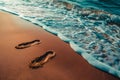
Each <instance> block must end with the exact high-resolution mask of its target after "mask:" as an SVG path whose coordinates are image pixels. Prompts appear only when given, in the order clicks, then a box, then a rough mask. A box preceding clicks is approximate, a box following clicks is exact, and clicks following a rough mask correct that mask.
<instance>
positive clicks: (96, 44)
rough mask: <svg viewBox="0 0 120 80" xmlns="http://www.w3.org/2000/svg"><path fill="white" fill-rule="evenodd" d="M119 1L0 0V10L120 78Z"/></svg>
mask: <svg viewBox="0 0 120 80" xmlns="http://www.w3.org/2000/svg"><path fill="white" fill-rule="evenodd" d="M119 2H120V1H119V0H116V1H114V0H109V1H108V0H17V1H16V0H0V9H1V10H3V11H6V12H9V13H12V14H14V15H17V16H19V17H21V18H23V19H25V20H27V21H30V22H32V23H34V24H36V25H39V26H42V27H43V28H44V29H45V30H47V31H49V32H51V33H53V34H55V35H57V36H58V37H59V38H61V39H62V40H64V41H65V42H68V43H69V44H70V46H71V47H72V49H73V50H74V51H76V52H77V53H78V54H80V55H81V56H83V57H84V58H85V59H86V60H87V61H88V62H89V63H90V64H91V65H93V66H95V67H96V68H99V69H101V70H104V71H106V72H108V73H110V74H113V75H115V76H117V77H119V78H120V16H119V15H120V4H119ZM68 56H69V55H68Z"/></svg>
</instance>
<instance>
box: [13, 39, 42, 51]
mask: <svg viewBox="0 0 120 80" xmlns="http://www.w3.org/2000/svg"><path fill="white" fill-rule="evenodd" d="M38 44H40V40H33V41H30V42H24V43H21V44H18V45H17V46H15V48H16V49H24V48H28V47H31V46H34V45H38Z"/></svg>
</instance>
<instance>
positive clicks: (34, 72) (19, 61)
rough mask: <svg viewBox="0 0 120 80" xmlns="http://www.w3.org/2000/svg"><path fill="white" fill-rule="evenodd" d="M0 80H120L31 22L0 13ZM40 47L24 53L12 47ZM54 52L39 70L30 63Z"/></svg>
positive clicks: (25, 50) (31, 48)
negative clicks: (92, 64)
mask: <svg viewBox="0 0 120 80" xmlns="http://www.w3.org/2000/svg"><path fill="white" fill-rule="evenodd" d="M0 37H1V39H0V80H119V79H118V78H116V77H114V76H112V75H110V74H108V73H106V72H103V71H101V70H99V69H96V68H95V67H93V66H91V65H90V64H88V62H87V61H86V60H85V59H84V58H83V57H81V56H80V55H79V54H77V53H76V52H75V51H73V50H72V48H71V47H70V46H69V44H68V43H65V42H64V41H62V40H61V39H60V38H58V37H57V36H55V35H53V34H51V33H49V32H47V31H45V30H43V29H42V28H41V27H38V26H36V25H34V24H32V23H30V22H27V21H25V20H22V19H20V18H18V17H16V16H14V15H11V14H9V13H5V12H0ZM36 39H37V40H40V44H39V45H34V46H31V47H28V48H25V49H16V48H15V46H16V45H18V44H20V43H23V42H28V41H32V40H36ZM49 50H53V51H54V52H56V56H55V57H54V58H53V59H51V60H49V61H48V62H47V63H46V64H45V65H44V66H43V67H42V68H37V69H31V68H29V64H30V62H31V61H32V60H33V59H34V58H36V57H39V56H41V55H42V54H44V53H45V52H47V51H49Z"/></svg>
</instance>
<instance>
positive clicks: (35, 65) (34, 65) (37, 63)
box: [29, 51, 56, 69]
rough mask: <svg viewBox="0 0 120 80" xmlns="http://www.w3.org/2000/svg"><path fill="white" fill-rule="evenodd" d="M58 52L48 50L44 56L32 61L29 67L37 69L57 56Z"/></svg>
mask: <svg viewBox="0 0 120 80" xmlns="http://www.w3.org/2000/svg"><path fill="white" fill-rule="evenodd" d="M55 55H56V53H55V52H53V51H47V52H46V53H44V54H43V55H42V56H40V57H37V58H35V59H34V60H32V61H31V63H30V64H29V67H30V68H32V69H36V68H39V67H43V65H44V64H45V63H46V62H48V61H49V59H52V58H53V57H55Z"/></svg>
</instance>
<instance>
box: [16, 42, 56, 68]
mask: <svg viewBox="0 0 120 80" xmlns="http://www.w3.org/2000/svg"><path fill="white" fill-rule="evenodd" d="M38 44H40V40H33V41H30V42H24V43H21V44H18V45H17V46H15V48H16V49H24V48H28V47H31V46H34V45H38ZM55 55H56V53H55V52H54V51H52V50H51V51H47V52H45V53H44V54H43V55H41V56H39V57H36V58H35V59H33V60H32V61H31V63H30V64H29V67H30V68H34V69H35V68H39V67H42V66H43V65H44V64H45V63H47V62H48V61H49V59H52V58H53V57H55Z"/></svg>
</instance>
